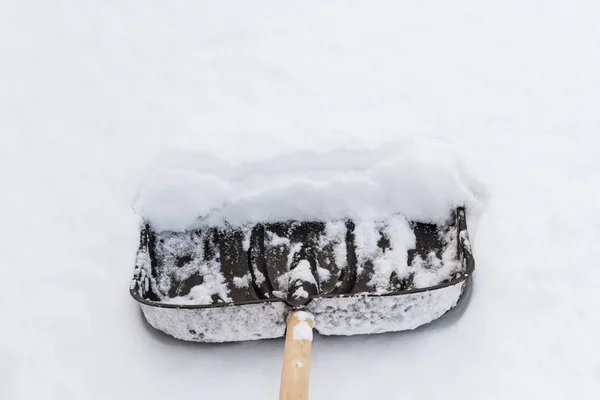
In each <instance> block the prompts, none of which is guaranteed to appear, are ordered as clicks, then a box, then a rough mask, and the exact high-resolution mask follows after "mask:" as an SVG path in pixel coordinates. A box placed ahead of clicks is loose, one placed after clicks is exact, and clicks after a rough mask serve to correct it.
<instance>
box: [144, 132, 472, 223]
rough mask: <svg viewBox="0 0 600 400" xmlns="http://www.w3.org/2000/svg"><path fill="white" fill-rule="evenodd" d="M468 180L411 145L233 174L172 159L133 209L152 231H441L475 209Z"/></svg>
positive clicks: (435, 147) (450, 163) (457, 168)
mask: <svg viewBox="0 0 600 400" xmlns="http://www.w3.org/2000/svg"><path fill="white" fill-rule="evenodd" d="M472 184H473V179H472V178H471V177H470V176H469V174H467V173H466V172H465V170H464V168H463V167H462V166H461V163H460V161H459V159H458V157H457V156H456V154H455V152H454V151H453V149H452V147H451V146H450V145H448V144H447V143H445V142H441V141H438V140H432V139H427V140H425V139H418V140H417V139H410V140H405V141H403V142H401V143H399V144H397V145H394V146H390V147H387V148H384V149H375V150H372V151H360V152H359V151H354V150H338V151H333V152H328V153H309V152H299V153H294V154H289V155H286V156H283V157H280V158H277V159H272V160H268V161H263V162H254V163H245V164H240V165H237V166H232V165H229V164H227V163H225V162H223V161H220V160H217V159H215V158H213V157H208V156H195V155H191V154H185V153H178V154H170V155H169V156H166V157H164V158H163V159H161V160H160V161H158V162H157V163H156V164H155V166H154V167H153V168H152V169H151V170H150V171H149V173H148V175H147V177H146V178H145V179H144V181H143V182H142V185H141V186H140V189H139V191H138V195H137V198H136V200H135V202H134V209H135V210H136V211H137V212H138V213H139V214H140V215H141V216H142V217H143V218H144V219H146V220H148V221H149V222H150V223H151V224H152V226H153V228H154V229H155V230H157V231H183V230H187V229H193V228H195V227H198V226H201V225H212V226H222V225H224V224H225V223H227V224H229V225H232V226H239V225H244V224H248V223H256V222H274V221H286V220H298V221H307V220H316V221H331V220H338V219H343V218H352V219H354V220H358V221H375V220H385V219H387V218H389V217H390V216H392V215H394V214H403V215H404V216H405V217H406V218H407V219H409V220H413V221H419V222H430V223H443V222H444V221H445V220H446V219H447V218H448V215H449V213H450V212H451V210H452V209H453V208H455V207H457V206H461V205H464V206H467V207H469V206H471V205H474V204H475V202H476V198H475V195H474V193H473V190H472Z"/></svg>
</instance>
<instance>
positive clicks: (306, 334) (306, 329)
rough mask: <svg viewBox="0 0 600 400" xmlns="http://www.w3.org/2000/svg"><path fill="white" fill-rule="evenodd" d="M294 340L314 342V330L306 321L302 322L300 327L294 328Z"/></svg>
mask: <svg viewBox="0 0 600 400" xmlns="http://www.w3.org/2000/svg"><path fill="white" fill-rule="evenodd" d="M292 340H306V341H307V342H312V340H313V333H312V328H311V327H310V325H308V323H307V322H306V321H302V322H300V323H299V324H298V325H296V326H294V330H293V332H292Z"/></svg>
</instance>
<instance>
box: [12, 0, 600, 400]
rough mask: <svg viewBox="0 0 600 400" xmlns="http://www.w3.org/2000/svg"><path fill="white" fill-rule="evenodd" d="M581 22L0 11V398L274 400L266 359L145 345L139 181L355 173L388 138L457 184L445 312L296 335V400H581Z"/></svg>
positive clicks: (428, 12)
mask: <svg viewBox="0 0 600 400" xmlns="http://www.w3.org/2000/svg"><path fill="white" fill-rule="evenodd" d="M599 7H600V5H599V4H598V2H597V1H591V0H588V1H586V0H578V1H573V2H564V1H557V0H548V1H538V0H520V1H516V0H508V1H503V2H493V3H492V2H474V1H469V0H457V1H454V2H444V1H440V0H431V1H425V2H394V1H389V0H375V1H372V2H369V3H368V4H367V3H366V2H339V1H333V2H315V1H308V2H303V3H302V4H296V5H294V6H290V5H289V4H283V3H281V2H274V1H265V0H257V1H253V2H241V1H234V2H196V1H193V2H192V1H187V0H186V1H179V2H162V3H156V2H152V3H150V2H144V3H140V2H135V3H128V2H117V1H105V2H95V3H90V2H68V3H67V2H41V1H38V2H35V1H32V2H2V3H0V47H1V48H2V49H3V50H2V59H1V62H0V184H1V188H2V196H0V217H1V218H0V221H2V230H1V231H0V250H1V251H0V271H1V272H2V277H3V283H4V284H3V286H2V291H0V303H2V304H3V305H4V306H3V307H2V308H1V309H0V321H2V329H1V330H0V398H1V399H7V400H21V399H35V398H43V399H83V398H85V399H90V400H100V399H141V398H143V399H147V400H155V399H164V398H186V397H189V396H190V395H191V394H195V395H198V396H200V397H205V398H236V397H240V396H243V397H244V398H246V399H267V398H277V393H278V391H279V377H280V368H281V365H280V361H281V357H282V349H283V342H282V341H281V340H262V341H252V342H247V343H236V344H228V345H210V344H199V345H189V344H187V343H183V342H180V341H176V340H174V339H171V338H169V337H167V336H166V335H162V334H159V333H157V332H155V331H154V329H152V328H148V326H147V324H145V322H144V320H143V318H142V316H141V315H140V311H139V307H138V305H137V303H135V302H134V301H133V300H132V299H131V298H130V296H129V294H128V284H129V282H130V279H131V275H132V273H133V265H134V263H135V261H136V260H135V251H136V248H137V244H138V228H139V225H138V224H139V222H140V221H139V218H138V216H137V215H136V213H135V212H134V211H133V210H132V208H131V204H132V199H135V198H136V196H137V198H138V199H139V195H140V193H137V192H136V190H137V188H138V185H139V182H140V181H145V178H147V175H146V173H147V171H148V165H149V164H150V163H153V162H154V160H156V159H161V157H164V158H165V159H166V160H167V161H168V162H166V161H165V162H166V163H167V164H168V163H171V162H172V160H173V159H177V160H178V162H179V163H180V166H181V168H179V171H180V172H181V174H180V175H177V176H178V177H179V178H180V179H181V180H175V181H173V185H175V186H176V185H179V184H181V183H182V182H183V181H186V179H189V180H193V181H197V178H198V175H196V174H202V173H203V172H202V171H198V172H196V173H195V174H194V175H191V176H190V175H187V174H188V173H189V172H190V171H194V168H196V165H197V160H196V159H193V160H189V159H187V158H186V157H188V156H186V154H190V153H198V152H203V153H205V154H206V156H204V157H203V158H202V159H203V160H204V162H205V164H206V165H205V166H204V167H203V170H204V171H206V170H208V169H218V170H226V169H227V168H228V167H231V168H234V169H235V168H236V166H238V165H240V164H242V163H244V164H246V165H248V164H253V163H258V164H260V163H263V164H262V166H263V173H264V174H269V173H271V172H272V171H273V170H277V166H278V163H279V162H281V163H282V164H285V165H290V164H293V163H294V162H298V163H300V162H301V163H306V162H307V161H308V160H310V159H311V157H313V156H314V153H315V152H316V153H319V154H339V153H344V154H345V155H346V156H340V157H337V156H336V157H334V159H335V160H336V165H337V166H338V167H339V163H342V162H345V163H346V164H345V165H347V166H348V167H349V168H350V167H353V166H356V165H358V164H360V165H359V166H360V169H364V168H368V166H369V165H373V160H372V159H371V158H370V157H371V155H372V154H374V153H376V152H377V151H380V149H381V148H383V149H386V148H388V147H389V148H391V147H393V146H396V145H398V143H402V142H403V141H405V140H408V139H407V138H409V139H410V138H414V137H417V138H419V140H420V139H422V138H424V137H428V138H432V137H434V138H435V140H441V141H444V142H445V143H447V144H448V145H449V146H450V147H451V148H453V149H454V151H455V152H456V153H457V155H458V156H459V157H458V158H459V159H460V160H461V162H463V163H464V166H465V169H466V170H468V171H472V172H474V173H475V174H476V177H477V181H478V182H480V185H479V186H478V185H477V184H474V185H473V186H474V188H475V189H476V190H475V192H476V193H477V195H478V198H479V199H480V200H481V201H480V204H479V205H477V206H476V207H474V208H473V209H472V210H471V212H470V214H469V216H470V221H469V228H470V232H471V245H472V247H473V251H474V253H475V258H476V262H477V270H476V272H475V274H474V277H473V278H474V291H473V294H472V298H471V302H470V304H469V306H468V308H466V310H465V311H464V313H463V314H462V315H461V316H460V318H457V319H455V320H450V321H447V322H444V323H442V324H438V325H434V326H431V327H430V328H427V329H418V330H417V331H414V332H406V333H401V334H395V333H394V334H382V335H367V336H353V337H325V336H320V335H317V334H316V335H315V337H314V340H313V343H312V346H313V351H312V354H313V362H312V363H311V396H312V397H313V398H324V399H341V398H344V399H363V398H367V397H368V398H374V399H387V398H397V397H398V393H399V392H401V394H402V396H403V397H405V398H423V399H437V398H444V399H461V400H469V399H491V400H494V399H508V398H510V399H529V398H543V399H547V400H550V399H557V400H562V399H592V398H598V395H599V393H600V362H599V361H598V360H600V349H599V347H598V346H597V340H598V337H600V306H599V305H600V294H599V292H598V282H599V281H600V270H599V269H598V268H597V262H596V261H595V260H597V239H596V238H597V237H598V230H599V229H600V202H599V201H598V199H599V198H600V187H599V185H598V179H599V176H600V160H599V158H598V157H597V153H598V148H600V139H599V136H598V131H599V129H600V114H599V113H598V112H597V108H598V103H599V100H600V99H599V96H598V90H597V88H598V85H599V84H600V47H599V46H598V42H599V40H600V26H599V25H598V23H597V15H598V13H599V12H600V9H599ZM339 148H343V150H339ZM211 157H212V158H211ZM344 157H346V158H345V159H344ZM319 159H320V160H323V158H319ZM340 159H343V160H342V161H340ZM266 160H271V161H266ZM284 161H285V162H284ZM326 161H327V158H326V157H325V159H324V161H323V162H326ZM223 163H225V165H223ZM253 165H254V164H253ZM213 166H214V168H213ZM338 167H336V168H338ZM343 167H344V166H343V165H342V167H340V168H343ZM290 168H291V167H290ZM320 169H323V168H320ZM333 169H335V168H333ZM338 169H339V168H338ZM159 170H160V171H165V169H164V168H162V165H161V168H159ZM169 171H170V172H172V170H169ZM281 172H282V173H287V172H286V171H281ZM257 175H260V173H258V172H257ZM256 179H257V180H259V179H260V177H258V176H257V177H256ZM382 179H383V178H382ZM219 182H221V181H219ZM160 183H161V185H162V183H164V182H160ZM215 186H216V189H217V190H218V189H219V187H220V186H219V185H218V184H216V185H215ZM222 194H223V198H225V199H227V198H228V196H229V193H228V192H227V190H226V189H225V190H224V191H223V193H222ZM165 196H169V194H168V193H165ZM198 197H199V196H198ZM172 200H173V202H174V203H173V205H172V206H173V208H174V209H175V208H179V207H180V208H182V211H186V210H187V211H194V212H195V211H196V210H190V208H188V207H190V205H189V204H188V203H186V201H187V200H185V199H172ZM213 200H214V199H213V198H212V195H211V199H210V201H211V204H214V203H213ZM359 200H360V199H359ZM194 207H195V206H194ZM180 216H182V219H181V221H180V222H181V225H180V226H184V225H185V224H186V223H187V221H188V219H189V218H191V217H193V213H192V212H190V214H189V215H185V214H184V213H182V214H180ZM169 222H172V221H171V220H169ZM424 261H426V260H424ZM140 273H141V271H140ZM283 317H284V316H282V318H283ZM317 319H318V318H317V317H315V321H316V322H317ZM260 328H262V325H260V324H259V325H257V329H260ZM277 333H281V332H277ZM366 376H367V377H368V379H365V377H366ZM200 381H201V384H199V382H200ZM232 382H235V384H232ZM332 382H336V384H335V385H332V384H331V383H332ZM248 388H251V390H249V389H248Z"/></svg>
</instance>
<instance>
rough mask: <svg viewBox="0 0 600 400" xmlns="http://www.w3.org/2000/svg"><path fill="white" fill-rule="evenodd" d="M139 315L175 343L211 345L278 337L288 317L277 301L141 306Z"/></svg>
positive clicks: (284, 308) (285, 307)
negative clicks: (177, 306)
mask: <svg viewBox="0 0 600 400" xmlns="http://www.w3.org/2000/svg"><path fill="white" fill-rule="evenodd" d="M142 311H143V312H144V316H145V317H146V318H147V320H148V322H149V323H150V324H151V325H152V326H153V327H155V328H156V329H159V330H161V331H163V332H165V333H167V334H169V335H171V336H173V337H175V338H177V339H182V340H188V341H201V342H212V343H218V342H236V341H245V340H257V339H269V338H276V337H282V336H283V335H284V334H285V329H286V316H287V314H288V308H287V306H286V305H285V304H284V303H283V302H279V301H276V302H267V303H257V304H247V305H241V306H223V307H216V308H198V309H173V308H159V307H153V306H147V305H142Z"/></svg>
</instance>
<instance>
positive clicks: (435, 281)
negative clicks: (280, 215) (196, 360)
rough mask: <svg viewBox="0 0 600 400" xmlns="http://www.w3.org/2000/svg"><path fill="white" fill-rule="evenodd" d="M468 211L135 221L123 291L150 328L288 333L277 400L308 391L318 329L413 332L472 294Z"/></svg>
mask: <svg viewBox="0 0 600 400" xmlns="http://www.w3.org/2000/svg"><path fill="white" fill-rule="evenodd" d="M474 268H475V263H474V260H473V256H472V252H471V246H470V242H469V236H468V233H467V224H466V216H465V209H464V208H462V207H459V208H456V209H455V210H453V211H452V213H451V215H449V216H448V219H447V221H446V222H445V223H444V224H438V225H435V224H428V223H423V222H414V221H408V220H406V218H404V217H403V216H401V215H398V216H393V217H391V218H389V219H388V220H386V221H352V220H339V221H328V222H317V221H313V222H306V221H285V222H279V223H265V224H255V225H251V226H243V227H240V228H237V227H227V228H216V227H210V226H205V227H202V228H198V229H195V230H192V231H185V232H172V231H161V232H157V231H155V230H153V229H152V227H151V225H150V224H149V223H144V224H143V225H142V229H141V238H140V246H139V250H138V252H137V258H136V263H135V270H134V277H133V280H132V282H131V286H130V292H131V295H132V296H133V298H134V299H135V300H136V301H137V302H139V304H140V306H141V309H142V312H143V314H144V316H145V318H146V319H147V321H148V322H149V323H150V325H152V326H153V327H154V328H156V329H158V330H161V331H163V332H165V333H167V334H169V335H171V336H173V337H175V338H178V339H182V340H187V341H198V342H231V341H242V340H254V339H266V338H277V337H283V336H284V335H285V336H286V339H285V350H284V357H283V369H282V375H281V389H280V399H292V398H293V399H307V398H308V386H309V385H308V380H309V369H310V351H311V341H312V339H313V333H312V330H313V328H314V329H315V330H316V331H317V332H318V333H320V334H322V335H356V334H373V333H382V332H392V331H403V330H411V329H415V328H417V327H419V326H421V325H424V324H427V323H430V322H432V321H434V320H436V319H438V318H440V317H441V316H443V315H444V314H446V313H447V312H449V311H450V310H452V309H454V308H455V307H456V305H457V304H458V303H459V301H461V299H463V298H464V297H465V295H466V293H469V292H470V286H471V284H472V273H473V271H474Z"/></svg>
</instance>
